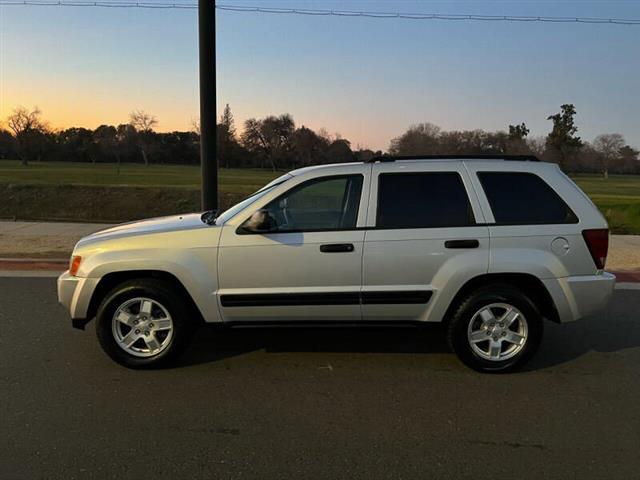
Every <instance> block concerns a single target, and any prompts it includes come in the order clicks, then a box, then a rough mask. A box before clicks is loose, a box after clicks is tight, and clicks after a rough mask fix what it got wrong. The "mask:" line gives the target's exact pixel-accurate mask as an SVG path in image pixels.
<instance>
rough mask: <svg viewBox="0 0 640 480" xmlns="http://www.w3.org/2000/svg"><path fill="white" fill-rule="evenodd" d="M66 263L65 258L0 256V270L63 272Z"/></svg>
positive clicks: (67, 262) (66, 265) (67, 261)
mask: <svg viewBox="0 0 640 480" xmlns="http://www.w3.org/2000/svg"><path fill="white" fill-rule="evenodd" d="M68 265H69V260H66V259H65V260H62V259H44V258H43V259H34V258H0V271H28V272H34V271H35V272H42V271H49V272H51V271H53V272H63V271H65V270H66V269H67V267H68Z"/></svg>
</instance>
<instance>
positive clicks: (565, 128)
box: [546, 103, 582, 170]
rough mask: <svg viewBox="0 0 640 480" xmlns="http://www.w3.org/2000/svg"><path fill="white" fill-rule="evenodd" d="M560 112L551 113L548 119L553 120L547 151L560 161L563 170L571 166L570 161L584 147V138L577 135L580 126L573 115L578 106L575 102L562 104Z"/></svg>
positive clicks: (548, 136)
mask: <svg viewBox="0 0 640 480" xmlns="http://www.w3.org/2000/svg"><path fill="white" fill-rule="evenodd" d="M560 110H561V111H560V113H556V114H555V115H549V116H548V117H547V120H551V121H552V122H553V128H552V130H551V133H549V135H547V142H546V147H547V152H549V153H550V154H551V155H552V157H554V159H555V160H557V161H558V163H559V164H560V167H561V168H562V169H563V170H567V169H568V168H570V167H571V165H570V164H569V162H570V161H571V160H574V159H575V156H576V154H577V152H578V151H579V150H580V148H581V147H582V140H581V139H580V137H577V136H576V133H577V132H578V127H576V126H575V124H574V120H573V117H574V116H575V114H576V108H575V107H574V106H573V104H570V103H565V104H564V105H561V106H560Z"/></svg>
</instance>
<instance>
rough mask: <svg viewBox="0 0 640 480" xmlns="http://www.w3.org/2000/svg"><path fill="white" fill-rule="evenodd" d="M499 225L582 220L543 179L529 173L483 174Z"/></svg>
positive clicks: (487, 193) (483, 183) (492, 208)
mask: <svg viewBox="0 0 640 480" xmlns="http://www.w3.org/2000/svg"><path fill="white" fill-rule="evenodd" d="M478 178H479V179H480V183H481V184H482V188H483V189H484V193H485V194H486V196H487V200H489V205H490V206H491V211H492V212H493V217H494V218H495V221H496V223H499V224H500V223H502V224H509V225H545V224H558V223H577V222H578V217H576V215H575V213H573V211H572V210H571V208H569V206H568V205H567V204H566V203H565V202H564V200H562V198H560V196H559V195H558V194H557V193H556V192H555V190H553V189H552V188H551V187H550V186H549V185H547V183H546V182H545V181H544V180H543V179H542V178H540V177H539V176H537V175H535V174H533V173H528V172H479V173H478Z"/></svg>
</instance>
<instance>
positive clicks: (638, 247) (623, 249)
mask: <svg viewBox="0 0 640 480" xmlns="http://www.w3.org/2000/svg"><path fill="white" fill-rule="evenodd" d="M110 226H111V225H109V224H104V223H45V222H10V221H9V222H2V221H0V259H4V260H7V259H9V258H11V259H16V258H21V259H47V260H50V259H61V260H64V261H67V260H68V258H69V255H70V254H71V251H72V250H73V247H74V245H75V244H76V242H77V241H78V240H79V239H80V238H81V237H83V236H85V235H89V234H90V233H93V232H96V231H98V230H102V229H105V228H108V227H110ZM607 270H615V271H624V270H640V235H612V236H611V240H610V244H609V256H608V258H607Z"/></svg>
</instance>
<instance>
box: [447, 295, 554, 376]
mask: <svg viewBox="0 0 640 480" xmlns="http://www.w3.org/2000/svg"><path fill="white" fill-rule="evenodd" d="M542 332H543V320H542V316H541V314H540V312H539V311H538V308H537V307H536V305H535V304H534V303H533V302H532V301H531V300H530V299H529V297H527V296H526V295H525V294H524V293H523V292H521V291H520V290H518V289H516V288H513V287H511V286H509V285H501V284H500V285H489V286H487V287H484V288H481V289H478V290H476V291H475V292H473V293H471V294H470V295H468V296H467V297H466V298H464V299H463V300H462V301H461V302H460V303H459V305H458V307H457V308H456V311H455V312H454V314H453V317H452V318H451V321H450V322H449V325H448V332H447V339H448V341H449V344H450V345H451V347H452V348H453V350H454V351H455V352H456V354H457V355H458V357H460V359H461V360H462V361H463V362H464V363H465V364H466V365H467V366H469V367H471V368H473V369H475V370H478V371H482V372H509V371H513V370H516V369H518V368H520V367H522V366H523V365H524V364H525V363H526V362H527V361H528V360H529V359H530V358H531V356H532V355H533V354H534V353H535V352H536V351H537V349H538V346H539V345H540V340H541V339H542Z"/></svg>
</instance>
